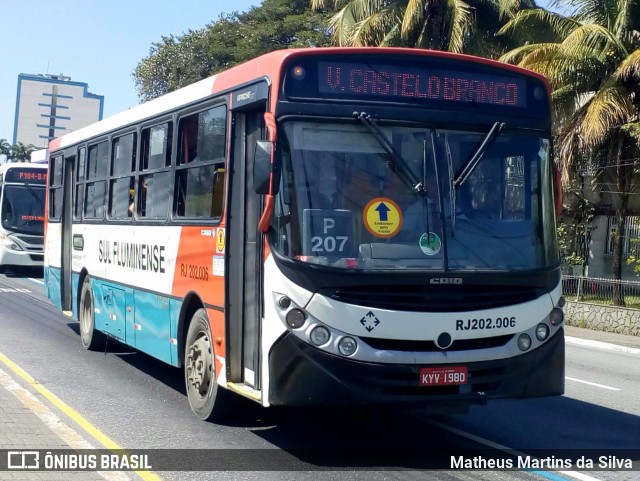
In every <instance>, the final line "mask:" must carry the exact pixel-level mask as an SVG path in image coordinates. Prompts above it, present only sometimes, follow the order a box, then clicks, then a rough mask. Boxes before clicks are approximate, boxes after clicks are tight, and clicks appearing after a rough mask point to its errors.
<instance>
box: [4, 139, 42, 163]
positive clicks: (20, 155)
mask: <svg viewBox="0 0 640 481" xmlns="http://www.w3.org/2000/svg"><path fill="white" fill-rule="evenodd" d="M10 150H11V153H10V157H11V158H12V159H13V160H14V161H15V162H29V160H30V157H31V152H33V151H34V150H36V147H35V145H33V144H28V145H25V144H23V143H22V142H17V143H15V144H14V145H12V146H11V148H10Z"/></svg>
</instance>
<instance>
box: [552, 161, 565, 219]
mask: <svg viewBox="0 0 640 481" xmlns="http://www.w3.org/2000/svg"><path fill="white" fill-rule="evenodd" d="M553 194H554V196H553V197H554V200H555V208H556V217H560V214H562V201H563V192H562V174H561V173H560V169H558V167H557V166H556V165H554V166H553Z"/></svg>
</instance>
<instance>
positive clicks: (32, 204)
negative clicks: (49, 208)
mask: <svg viewBox="0 0 640 481" xmlns="http://www.w3.org/2000/svg"><path fill="white" fill-rule="evenodd" d="M44 195H45V187H44V186H33V185H28V184H22V185H5V186H4V189H3V192H2V206H0V207H1V208H0V219H1V221H2V227H3V228H4V229H6V230H8V231H11V232H16V233H20V234H32V235H40V236H41V235H44Z"/></svg>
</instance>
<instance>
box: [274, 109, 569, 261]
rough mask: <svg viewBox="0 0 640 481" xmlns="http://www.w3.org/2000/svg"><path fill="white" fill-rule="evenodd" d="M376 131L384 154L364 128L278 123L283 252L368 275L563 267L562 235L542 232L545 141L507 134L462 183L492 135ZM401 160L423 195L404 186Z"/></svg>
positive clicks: (277, 228)
mask: <svg viewBox="0 0 640 481" xmlns="http://www.w3.org/2000/svg"><path fill="white" fill-rule="evenodd" d="M494 125H495V124H494ZM376 127H377V129H378V130H379V133H380V134H382V135H384V137H385V138H386V141H388V143H387V142H385V141H382V140H381V139H380V138H378V137H377V136H376V135H373V134H372V132H371V129H368V128H367V127H366V126H365V125H363V124H362V123H360V124H357V123H353V124H346V125H345V124H343V123H331V122H326V123H325V122H312V121H306V120H305V121H302V120H289V121H286V122H284V123H283V128H282V129H281V132H282V135H281V146H280V150H279V151H280V155H281V161H282V174H283V175H282V180H281V186H280V189H279V193H278V197H277V202H276V211H275V216H274V220H273V227H274V233H275V235H274V236H273V237H272V242H273V245H274V247H275V250H276V251H277V252H279V253H280V254H281V255H283V256H285V257H289V258H291V259H295V260H298V261H301V262H309V263H315V264H322V265H327V266H333V267H336V268H346V269H348V268H358V269H364V270H386V269H418V270H430V271H501V272H505V271H528V270H534V269H540V268H545V267H549V266H555V265H556V264H557V262H558V254H557V251H558V249H557V245H556V241H555V236H554V229H555V226H554V225H552V223H551V222H547V223H545V222H543V219H544V218H545V217H544V213H548V212H551V211H552V209H553V197H552V195H553V194H552V186H551V185H550V184H549V183H548V182H547V181H546V180H545V179H547V178H548V175H545V174H546V172H548V171H549V169H550V158H549V145H550V143H549V140H548V138H546V137H544V136H541V135H540V134H536V133H532V132H531V131H522V130H515V129H509V128H508V127H506V128H504V129H503V130H501V131H500V132H499V133H496V134H495V135H494V136H493V138H492V139H491V142H490V143H488V145H486V146H485V147H484V151H483V155H482V158H481V159H479V160H477V162H476V161H474V162H473V164H474V165H473V168H472V169H471V171H470V172H467V173H464V170H465V169H467V166H468V165H469V161H470V159H473V157H474V156H476V153H477V152H478V149H479V148H480V147H481V146H482V144H483V143H484V142H485V140H486V138H487V135H488V132H489V131H490V129H491V125H489V126H487V127H486V128H485V129H478V130H446V129H435V128H431V127H429V126H426V125H416V124H411V125H408V124H406V123H403V124H400V123H393V122H382V121H379V122H376ZM385 144H387V145H390V146H392V147H393V151H392V153H391V154H390V152H389V150H390V149H389V148H388V147H386V146H385ZM390 155H392V156H394V157H395V159H394V158H390V157H389V156H390ZM398 160H400V162H401V165H402V166H403V168H406V169H410V171H411V172H410V175H411V177H412V178H414V179H417V180H418V184H417V185H418V186H419V188H416V187H415V186H412V185H411V184H410V183H407V182H406V175H403V172H401V169H399V168H398V167H397V165H398V162H397V161H398ZM463 173H464V176H465V181H464V182H462V183H459V184H457V183H456V182H455V181H456V179H459V178H460V176H461V174H463Z"/></svg>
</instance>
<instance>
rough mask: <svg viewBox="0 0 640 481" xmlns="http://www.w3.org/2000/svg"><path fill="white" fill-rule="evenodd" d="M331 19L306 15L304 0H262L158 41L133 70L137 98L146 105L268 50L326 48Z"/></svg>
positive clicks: (311, 13)
mask: <svg viewBox="0 0 640 481" xmlns="http://www.w3.org/2000/svg"><path fill="white" fill-rule="evenodd" d="M330 14H333V11H331V10H329V11H326V12H325V11H320V12H314V11H311V10H309V2H308V0H265V1H264V2H263V3H262V4H261V5H260V6H257V7H252V8H251V9H250V10H249V11H248V12H245V13H237V12H235V13H231V14H223V15H221V16H220V17H219V18H218V20H217V21H216V22H214V23H211V24H209V25H207V26H206V27H205V28H203V29H200V30H189V31H188V32H187V33H185V34H183V35H181V36H173V35H171V36H168V37H162V40H161V41H160V42H158V43H154V44H153V45H152V47H151V50H150V52H149V56H148V57H147V58H145V59H143V60H142V61H141V62H140V63H139V64H138V66H137V67H136V69H135V72H134V74H133V77H134V80H135V83H136V88H137V90H138V96H139V98H140V99H141V100H143V101H144V100H151V99H153V98H155V97H158V96H160V95H163V94H165V93H168V92H171V91H173V90H176V89H178V88H180V87H184V86H186V85H189V84H191V83H193V82H196V81H198V80H201V79H203V78H206V77H208V76H210V75H212V74H214V73H217V72H219V71H221V70H225V69H227V68H230V67H233V66H234V65H236V64H238V63H241V62H244V61H246V60H249V59H251V58H254V57H257V56H259V55H262V54H264V53H267V52H270V51H272V50H277V49H282V48H291V47H309V46H323V45H328V44H329V33H328V31H327V29H326V27H325V25H326V23H327V21H328V18H329V16H330Z"/></svg>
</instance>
